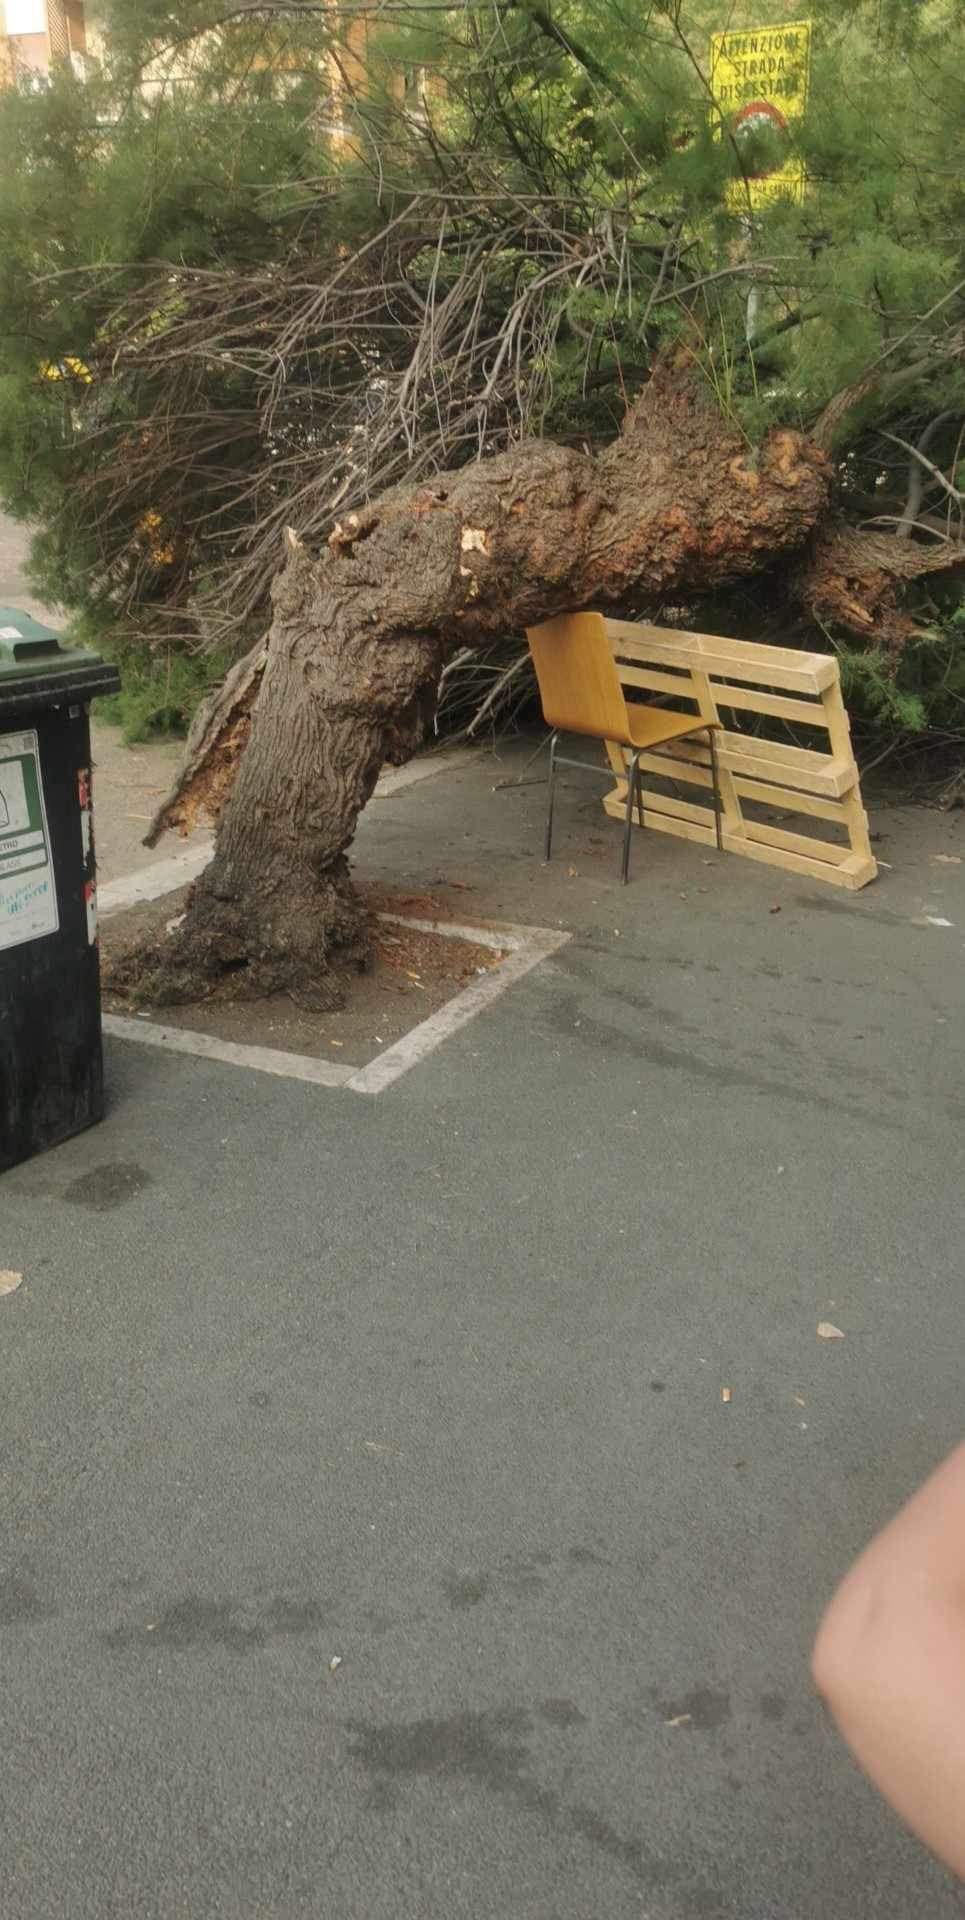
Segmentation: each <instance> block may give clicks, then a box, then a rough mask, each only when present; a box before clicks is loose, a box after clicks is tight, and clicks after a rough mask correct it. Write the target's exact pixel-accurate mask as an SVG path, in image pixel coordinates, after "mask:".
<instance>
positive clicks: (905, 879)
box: [0, 746, 965, 1920]
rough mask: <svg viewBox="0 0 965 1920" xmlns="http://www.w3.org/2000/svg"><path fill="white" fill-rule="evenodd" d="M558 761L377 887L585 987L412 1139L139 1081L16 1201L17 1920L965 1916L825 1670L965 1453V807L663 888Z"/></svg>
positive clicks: (397, 839)
mask: <svg viewBox="0 0 965 1920" xmlns="http://www.w3.org/2000/svg"><path fill="white" fill-rule="evenodd" d="M529 752H531V747H529V746H525V747H523V746H521V747H519V748H517V749H516V750H514V751H513V752H511V753H509V754H508V755H507V756H506V757H505V759H504V760H503V761H502V762H494V761H493V760H491V759H489V758H483V759H481V760H478V761H476V762H474V763H471V764H467V765H466V766H465V767H464V768H463V769H462V770H460V771H457V772H455V773H447V774H443V775H440V776H439V777H438V778H437V779H429V780H426V781H425V782H423V783H422V784H421V785H419V786H418V787H415V788H412V789H409V790H404V791H400V792H397V793H395V794H393V795H392V796H391V797H390V798H387V799H385V800H383V801H379V802H377V803H375V804H374V805H373V806H372V807H371V808H370V809H369V813H368V815H367V817H366V820H365V821H364V823H363V828H362V832H361V834H360V839H359V846H358V863H359V869H360V871H362V872H365V873H367V874H373V875H381V876H384V877H386V878H391V879H392V880H394V881H395V882H396V883H398V884H399V885H401V886H411V887H412V888H413V890H414V891H417V890H418V889H420V888H423V889H424V888H425V887H426V886H427V885H436V886H438V884H439V882H440V880H443V881H445V882H446V883H447V884H448V883H451V882H456V883H457V886H456V889H455V891H454V893H452V894H451V895H449V897H450V899H452V900H458V902H459V911H460V914H461V917H463V918H465V919H466V920H471V919H472V917H473V915H474V914H476V915H477V916H479V917H483V916H487V915H488V916H491V917H496V918H498V917H499V916H500V915H502V916H504V917H506V918H510V919H513V920H517V921H519V920H523V921H527V922H530V923H532V924H538V925H544V926H546V925H549V926H557V925H561V924H562V925H564V926H566V927H567V928H568V929H570V930H571V931H572V935H573V937H572V940H571V941H570V943H569V945H567V946H566V947H564V948H563V949H562V950H561V951H560V952H559V953H558V954H557V955H556V956H555V958H554V959H553V960H552V961H549V962H547V963H545V964H544V965H543V966H542V967H541V968H539V969H538V970H537V971H535V972H533V973H531V974H530V975H528V976H527V978H526V979H525V980H523V981H521V982H519V983H518V984H517V985H515V986H514V987H513V988H512V989H511V990H510V991H509V992H507V993H506V994H505V995H504V996H503V997H502V999H501V1000H499V1001H498V1003H497V1004H496V1005H495V1006H493V1007H491V1008H489V1010H488V1011H487V1012H486V1013H484V1014H483V1015H482V1016H481V1017H480V1018H479V1019H478V1020H477V1021H475V1022H473V1023H472V1024H471V1025H469V1026H467V1027H465V1028H464V1029H463V1030H462V1032H461V1033H459V1034H458V1035H456V1036H455V1037H454V1038H453V1039H451V1040H450V1041H449V1042H448V1043H447V1044H446V1045H445V1046H444V1047H443V1048H442V1049H441V1050H440V1051H439V1052H437V1053H435V1054H433V1055H432V1057H431V1058H429V1059H428V1060H426V1061H425V1062H423V1064H422V1065H420V1066H419V1067H417V1068H416V1069H415V1070H414V1071H413V1072H411V1073H409V1074H408V1075H407V1076H406V1077H405V1078H404V1079H403V1080H401V1081H400V1082H398V1083H397V1085H396V1086H394V1087H393V1088H391V1089H390V1090H389V1091H388V1092H387V1093H385V1094H384V1095H383V1096H382V1097H381V1098H380V1099H378V1100H374V1101H372V1100H364V1099H362V1098H360V1097H359V1096H357V1095H353V1094H352V1093H349V1092H347V1091H344V1090H327V1089H324V1088H315V1087H308V1086H305V1085H300V1084H297V1083H295V1082H288V1081H284V1080H275V1079H270V1078H267V1077H265V1076H259V1075H255V1074H252V1073H249V1072H247V1071H245V1070H243V1069H239V1068H237V1067H229V1066H223V1065H219V1064H215V1063H212V1062H206V1061H202V1060H194V1059H186V1058H167V1057H164V1056H163V1055H160V1054H158V1053H156V1052H151V1051H149V1050H147V1049H143V1050H142V1049H141V1048H140V1047H138V1046H135V1045H131V1044H127V1043H120V1042H114V1043H111V1044H109V1046H108V1055H107V1060H108V1073H109V1089H110V1111H109V1114H108V1117H107V1119H106V1121H105V1122H104V1124H103V1125H102V1126H101V1127H99V1128H98V1129H96V1130H94V1131H92V1132H90V1133H88V1134H86V1135H84V1136H83V1137H81V1138H78V1139H76V1140H75V1141H73V1142H72V1143H70V1144H69V1145H67V1146H65V1147H62V1148H61V1149H59V1150H58V1151H57V1152H55V1153H52V1154H49V1155H47V1156H45V1157H43V1158H40V1159H37V1160H35V1161H33V1162H31V1163H29V1164H28V1165H25V1166H23V1167H21V1168H20V1169H18V1170H17V1171H15V1172H12V1173H9V1174H7V1175H5V1176H4V1177H3V1179H2V1181H0V1267H11V1268H15V1269H20V1270H22V1271H23V1272H24V1275H25V1279H24V1284H23V1286H22V1287H21V1288H20V1289H19V1291H18V1292H16V1293H15V1294H13V1295H10V1296H9V1297H7V1298H4V1299H0V1406H2V1409H3V1437H4V1446H3V1455H2V1467H0V1521H2V1532H0V1539H2V1560H0V1658H2V1674H3V1679H2V1688H0V1727H2V1750H3V1754H4V1769H3V1788H2V1793H0V1809H2V1811H0V1885H2V1887H3V1894H2V1900H0V1905H2V1912H3V1916H4V1920H182V1917H183V1920H295V1917H296V1916H298V1920H301V1917H302V1916H312V1917H313V1920H314V1917H318V1920H460V1917H461V1916H466V1920H630V1916H633V1920H640V1917H641V1916H646V1920H697V1917H698V1916H700V1917H702V1920H708V1917H709V1920H724V1917H725V1916H726V1917H727V1920H791V1917H792V1916H793V1920H817V1917H818V1916H820V1920H870V1916H878V1915H880V1916H888V1920H895V1916H906V1915H907V1916H928V1920H951V1916H953V1915H956V1914H959V1915H960V1914H962V1913H965V1900H963V1896H962V1894H961V1893H960V1892H959V1891H957V1890H956V1889H955V1887H954V1886H953V1885H952V1883H951V1881H950V1880H949V1879H948V1878H947V1877H946V1876H945V1875H944V1873H942V1872H941V1871H940V1870H939V1869H938V1868H937V1867H935V1866H934V1865H932V1864H931V1863H930V1861H929V1860H928V1859H927V1858H926V1856H925V1855H924V1853H923V1852H922V1851H921V1850H920V1849H919V1848H918V1846H917V1845H916V1844H915V1843H914V1842H913V1841H912V1840H910V1839H909V1838H907V1837H906V1836H905V1835H904V1834H903V1833H902V1832H901V1831H900V1830H899V1828H898V1827H897V1825H896V1823H895V1822H894V1820H893V1819H892V1818H891V1816H890V1815H889V1813H888V1812H887V1811H886V1810H885V1809H884V1808H883V1806H881V1805H880V1804H879V1802H878V1800H877V1799H876V1797H875V1795H874V1794H873V1792H872V1791H871V1789H870V1788H869V1787H867V1786H866V1785H865V1783H864V1782H863V1781H862V1780H861V1778H860V1777H859V1776H858V1774H857V1773H856V1771H855V1770H854V1769H853V1767H852V1766H851V1763H850V1761H849V1760H848V1758H847V1756H846V1754H845V1753H844V1752H843V1750H842V1748H841V1746H840V1744H839V1742H838V1740H837V1738H836V1736H835V1734H834V1732H833V1730H832V1729H831V1728H830V1726H829V1725H828V1724H827V1722H826V1720H825V1717H824V1715H823V1712H822V1709H821V1708H820V1706H819V1704H818V1702H817V1701H816V1699H815V1698H814V1696H813V1694H812V1690H811V1686H810V1683H809V1678H808V1672H807V1659H808V1649H809V1644H810V1640H811V1636H812V1634H813V1630H814V1626H815V1623H816V1620H817V1618H818V1615H819V1612H820V1609H821V1607H822V1605H823V1603H824V1601H825V1599H826V1598H827V1597H828V1595H829V1594H830V1592H831V1590H832V1588H833V1586H834V1584H835V1581H836V1579H837V1578H838V1576H839V1575H840V1573H841V1572H842V1570H843V1569H844V1567H845V1566H846V1564H847V1563H848V1561H849V1559H850V1557H851V1556H852V1555H853V1554H854V1553H855V1552H856V1551H857V1549H858V1548H859V1547H860V1546H861V1545H862V1544H863V1542H864V1541H865V1539H866V1538H867V1537H868V1535H869V1533H870V1532H871V1530H872V1529H873V1528H874V1527H876V1526H877V1525H878V1524H879V1523H880V1522H881V1521H883V1520H884V1519H885V1517H886V1516H887V1515H888V1514H889V1513H890V1512H891V1511H892V1510H893V1509H894V1507H895V1505H896V1504H897V1502H898V1501H899V1500H900V1499H901V1498H902V1497H903V1496H904V1495H906V1494H907V1493H908V1492H909V1491H910V1490H911V1489H912V1488H913V1487H914V1486H915V1484H916V1482H917V1481H918V1480H919V1479H920V1478H921V1477H922V1476H923V1475H924V1474H925V1473H926V1471H927V1470H928V1469H929V1467H930V1466H931V1465H932V1464H933V1463H934V1462H935V1461H936V1460H937V1459H938V1458H939V1457H940V1456H941V1455H942V1453H943V1452H944V1451H945V1450H946V1449H947V1448H949V1447H950V1446H951V1445H952V1444H953V1443H954V1442H955V1441H957V1440H958V1439H959V1438H960V1437H961V1432H962V1427H963V1423H965V1412H963V1406H965V1403H963V1393H962V1378H963V1366H962V1355H963V1351H965V1287H963V1279H965V1275H963V1253H962V1231H961V1229H962V1219H961V1210H962V1193H963V1177H962V1176H963V1158H965V1155H963V1137H965V1130H963V1120H965V1092H963V1076H962V1065H963V1011H965V984H963V982H965V971H963V964H962V963H963V947H965V864H962V863H961V862H962V856H965V846H963V840H965V831H963V816H962V815H961V814H957V815H947V816H943V815H939V814H935V813H928V812H920V813H916V812H914V811H912V810H882V811H880V812H878V813H877V814H876V815H875V817H874V821H873V824H874V826H875V829H876V831H878V832H879V833H880V834H881V836H882V837H881V838H880V839H879V840H878V841H876V851H877V852H878V853H879V855H880V856H882V857H883V858H884V859H886V860H887V861H888V862H889V865H888V867H887V868H885V869H884V870H883V872H882V876H881V879H880V880H879V881H878V883H877V884H876V885H875V886H874V887H872V888H870V889H868V890H867V891H866V892H864V893H862V894H860V895H857V896H851V895H847V894H842V893H837V892H836V891H833V890H832V889H829V888H826V887H821V886H820V885H818V884H817V883H811V882H806V881H801V880H799V879H795V878H793V877H792V876H789V875H785V874H781V873H776V872H772V871H770V870H767V869H764V868H761V867H755V866H753V865H751V863H749V862H742V861H740V860H738V859H736V858H732V857H727V858H724V859H720V858H718V857H716V856H713V857H712V856H708V855H705V854H704V853H703V852H702V850H701V849H699V848H693V847H690V846H687V845H683V844H681V843H677V842H674V841H672V840H667V839H665V838H663V837H662V836H659V835H656V834H653V835H647V836H644V837H641V836H637V839H636V844H635V846H634V867H633V876H632V884H631V886H630V887H629V888H627V889H623V888H621V887H620V886H619V884H618V883H617V879H616V867H617V860H618V850H617V842H618V840H619V829H618V828H617V827H616V826H615V825H614V824H613V823H612V822H607V821H606V820H604V819H603V816H602V814H601V812H600V808H599V791H598V789H597V788H596V786H595V785H594V784H593V783H590V784H589V786H588V787H587V786H586V785H583V784H581V782H580V780H579V776H573V778H572V779H571V781H569V782H568V783H567V785H566V787H565V789H564V793H563V796H562V802H561V808H560V816H559V825H560V838H559V841H558V848H559V853H558V858H557V860H556V861H554V863H553V866H552V867H551V868H549V869H545V868H542V867H541V866H540V863H539V859H538V852H537V849H538V845H539V829H540V821H541V814H542V807H543V803H544V797H545V788H544V787H542V786H539V785H536V786H531V785H525V786H520V787H505V786H503V785H501V784H500V782H501V781H503V780H506V779H511V778H512V777H514V775H517V774H522V775H523V776H524V777H525V778H526V779H528V780H529V779H538V777H539V775H540V772H541V763H540V762H539V761H537V762H536V763H534V764H533V765H531V766H530V767H529V768H528V769H527V767H526V759H527V755H528V753H529ZM158 851H159V853H161V854H163V853H164V852H165V851H170V849H167V850H166V849H165V848H164V847H161V848H159V849H158ZM939 854H940V855H941V856H942V858H941V859H940V860H939V859H936V857H935V856H936V855H939ZM777 909H779V911H778V910H777ZM941 920H947V921H949V922H950V923H951V924H950V925H949V926H940V925H936V924H934V922H935V921H941ZM824 1320H830V1321H833V1322H834V1323H835V1324H836V1325H837V1326H838V1327H840V1329H841V1330H842V1332H843V1333H844V1335H845V1338H844V1339H842V1340H838V1341H834V1342H826V1341H823V1340H820V1339H819V1338H818V1337H817V1331H816V1330H817V1325H818V1322H819V1321H824ZM725 1388H729V1389H730V1394H731V1397H730V1400H729V1401H728V1402H725V1400H724V1399H723V1398H722V1393H723V1390H724V1389H725Z"/></svg>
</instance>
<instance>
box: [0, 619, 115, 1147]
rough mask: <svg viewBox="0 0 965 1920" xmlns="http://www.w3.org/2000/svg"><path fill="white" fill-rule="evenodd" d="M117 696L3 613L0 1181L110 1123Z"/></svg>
mask: <svg viewBox="0 0 965 1920" xmlns="http://www.w3.org/2000/svg"><path fill="white" fill-rule="evenodd" d="M119 685H120V681H119V679H118V675H117V670H116V668H114V667H111V666H108V665H107V664H106V662H105V661H103V660H101V658H100V657H99V655H98V654H96V653H81V652H75V651H72V650H71V649H69V648H65V647H62V646H61V644H60V641H59V639H58V637H57V635H56V634H55V633H52V632H51V631H50V629H49V628H48V627H43V626H41V625H40V623H39V621H36V620H32V619H31V618H30V616H29V614H25V613H19V612H18V611H17V610H16V609H15V608H11V607H0V1172H2V1171H3V1170H4V1169H5V1168H7V1167H12V1166H15V1165H16V1164H17V1162H18V1161H21V1160H26V1159H29V1157H30V1155H31V1154H34V1153H40V1152H41V1151H42V1150H43V1148H45V1147H52V1146H55V1145H56V1144H57V1142H58V1141H59V1140H66V1139H68V1138H69V1136H70V1135H71V1134H73V1133H79V1132H80V1130H81V1128H83V1127H89V1126H91V1125H93V1123H94V1121H95V1120H99V1119H100V1118H101V1117H102V1114H103V1110H104V1070H103V1060H102V1054H101V1011H100V975H99V968H98V954H97V895H96V874H95V867H94V838H93V824H92V815H91V764H90V721H89V714H88V701H90V700H91V699H92V698H93V696H94V694H96V693H114V692H116V690H117V688H118V686H119Z"/></svg>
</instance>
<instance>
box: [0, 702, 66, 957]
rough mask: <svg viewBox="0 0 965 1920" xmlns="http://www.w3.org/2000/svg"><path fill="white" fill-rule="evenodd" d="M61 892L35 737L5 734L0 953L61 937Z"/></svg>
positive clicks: (0, 767)
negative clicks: (54, 935)
mask: <svg viewBox="0 0 965 1920" xmlns="http://www.w3.org/2000/svg"><path fill="white" fill-rule="evenodd" d="M59 924H60V922H59V918H58V914H57V888H56V884H55V881H54V870H53V863H52V861H51V857H50V833H49V830H48V827H47V809H46V806H45V804H44V789H43V781H42V779H41V775H40V754H39V752H38V747H37V735H36V733H33V732H31V733H2V734H0V952H2V951H3V949H4V948H5V947H19V946H22V945H23V943H24V942H25V941H27V940H40V939H42V938H43V936H44V935H45V934H48V933H56V932H57V928H58V926H59Z"/></svg>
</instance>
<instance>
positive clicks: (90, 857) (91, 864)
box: [77, 767, 97, 947]
mask: <svg viewBox="0 0 965 1920" xmlns="http://www.w3.org/2000/svg"><path fill="white" fill-rule="evenodd" d="M77 800H78V804H79V806H80V849H81V852H82V854H83V856H84V907H85V910H86V913H87V944H88V946H89V947H92V946H93V945H94V942H95V941H96V939H97V862H96V859H95V855H94V801H93V795H92V791H91V771H90V768H89V767H78V769H77Z"/></svg>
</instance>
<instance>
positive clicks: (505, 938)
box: [376, 913, 543, 953]
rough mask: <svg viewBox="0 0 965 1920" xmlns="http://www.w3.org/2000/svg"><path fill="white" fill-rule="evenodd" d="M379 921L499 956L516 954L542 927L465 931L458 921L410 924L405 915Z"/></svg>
mask: <svg viewBox="0 0 965 1920" xmlns="http://www.w3.org/2000/svg"><path fill="white" fill-rule="evenodd" d="M376 919H378V920H384V921H385V922H386V925H387V926H390V927H411V928H412V930H413V932H414V933H441V934H442V936H443V938H444V939H446V940H469V941H471V943H472V945H473V946H474V947H492V948H493V950H494V952H496V953H506V952H509V953H514V952H515V951H516V948H517V947H522V946H525V944H526V942H527V941H528V940H529V938H530V935H531V934H532V933H534V932H536V933H541V932H542V931H543V929H542V928H541V927H536V928H533V927H498V928H496V929H494V928H492V927H464V926H462V925H461V924H460V923H459V921H457V920H411V919H410V918H409V916H408V914H405V913H380V914H377V915H376Z"/></svg>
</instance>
